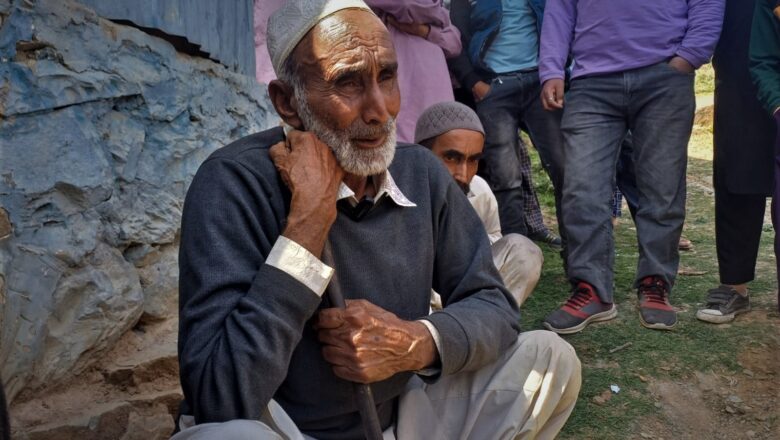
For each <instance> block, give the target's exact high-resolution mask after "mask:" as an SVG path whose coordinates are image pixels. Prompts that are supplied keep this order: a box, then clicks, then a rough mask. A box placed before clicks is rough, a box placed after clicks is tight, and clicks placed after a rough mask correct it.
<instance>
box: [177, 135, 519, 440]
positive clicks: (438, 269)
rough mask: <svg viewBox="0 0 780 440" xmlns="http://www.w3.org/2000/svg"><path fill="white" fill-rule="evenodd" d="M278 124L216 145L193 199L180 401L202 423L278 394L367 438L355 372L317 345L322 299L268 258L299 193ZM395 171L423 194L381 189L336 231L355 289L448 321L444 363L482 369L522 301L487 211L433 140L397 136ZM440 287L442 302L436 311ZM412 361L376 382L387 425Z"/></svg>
mask: <svg viewBox="0 0 780 440" xmlns="http://www.w3.org/2000/svg"><path fill="white" fill-rule="evenodd" d="M283 136H284V135H283V133H282V130H281V129H272V130H268V131H265V132H262V133H257V134H254V135H251V136H247V137H245V138H243V139H240V140H238V141H236V142H234V143H232V144H230V145H228V146H226V147H224V148H221V149H219V150H217V151H216V152H215V153H214V154H212V155H211V156H210V157H209V158H208V159H207V160H206V161H205V162H204V163H203V164H202V165H201V167H200V169H199V170H198V172H197V174H196V175H195V178H194V180H193V181H192V185H191V186H190V188H189V191H188V193H187V197H186V200H185V203H184V213H183V217H182V229H181V249H180V254H179V270H180V286H179V287H180V301H179V314H180V321H179V363H180V378H181V385H182V389H183V391H184V399H185V400H184V402H183V403H182V408H181V410H182V414H192V415H194V416H195V420H196V422H197V423H206V422H220V421H227V420H231V419H259V418H260V414H261V412H262V411H263V409H264V407H265V406H266V404H267V403H268V402H269V400H270V399H272V398H273V399H275V400H276V401H277V402H278V403H279V404H281V406H282V407H283V408H284V409H285V411H287V413H288V414H289V415H290V417H291V418H292V419H293V421H295V423H296V424H297V426H298V427H299V428H300V429H301V430H302V431H303V432H304V433H306V434H308V435H311V436H313V437H316V438H318V439H336V438H338V439H350V438H362V435H363V433H362V430H361V426H360V420H359V415H358V413H357V409H356V407H355V405H354V403H353V399H352V386H351V384H350V383H348V382H346V381H344V380H342V379H339V378H338V377H336V376H335V375H334V374H333V372H332V370H331V368H330V366H329V364H328V363H327V362H325V360H324V359H323V358H322V355H321V345H320V343H319V342H318V341H317V338H316V333H315V332H314V330H313V328H312V318H313V317H314V316H315V315H316V312H317V310H318V309H319V308H321V307H326V306H327V300H323V301H321V300H320V298H319V297H318V296H317V295H316V294H315V293H314V292H312V291H311V290H310V289H308V288H307V287H305V286H304V285H303V284H301V283H300V282H298V281H297V280H295V279H294V278H293V277H292V276H290V275H288V274H287V273H286V272H284V271H281V270H279V269H276V268H275V267H272V266H269V265H266V264H264V261H265V258H266V256H267V255H268V253H269V252H270V250H271V248H272V246H273V245H274V242H275V241H276V239H277V237H278V236H279V235H280V234H281V232H282V230H283V229H284V224H285V220H286V218H287V214H288V210H289V202H290V193H289V191H288V189H287V188H286V187H285V186H284V184H283V183H282V181H281V180H280V178H279V175H278V173H277V171H276V169H275V168H274V165H273V163H272V161H271V160H270V158H269V155H268V148H269V147H270V146H271V145H273V144H275V143H276V142H278V141H280V140H282V139H283ZM390 173H391V175H392V176H393V178H394V180H395V182H396V184H397V185H398V187H399V188H400V189H401V191H402V192H403V193H404V195H406V196H407V197H408V198H409V199H410V200H411V201H412V202H414V203H416V204H417V207H401V206H398V205H396V204H395V203H394V202H393V201H392V199H390V198H387V197H385V198H383V199H382V200H380V201H379V202H378V204H377V205H376V206H375V207H374V208H373V210H372V211H371V212H370V213H369V214H368V215H367V216H366V217H365V218H364V219H363V220H362V221H360V222H355V221H353V220H351V219H350V218H349V217H347V216H346V215H344V214H342V213H339V214H338V218H337V220H336V222H335V223H334V225H333V227H332V228H331V231H330V235H329V238H330V241H331V242H332V246H333V254H334V258H335V269H336V270H337V272H338V277H339V282H340V284H341V286H342V290H343V292H344V296H345V297H346V298H348V299H349V298H364V299H366V300H368V301H371V302H372V303H374V304H376V305H378V306H380V307H382V308H384V309H387V310H389V311H391V312H393V313H395V314H396V315H398V316H399V317H400V318H402V319H407V320H413V319H419V318H425V319H427V320H429V321H430V322H432V323H433V324H434V326H435V327H436V329H437V330H438V331H439V333H440V334H441V342H442V347H441V350H442V353H441V363H442V364H441V367H442V374H455V373H458V372H460V371H467V370H475V369H478V368H480V367H481V366H483V365H486V364H488V363H490V362H491V361H493V360H494V359H496V358H497V357H498V355H499V354H500V353H502V352H503V351H504V350H505V349H506V348H507V347H509V346H510V345H511V344H512V343H514V341H515V340H516V339H517V333H518V331H519V312H518V310H517V306H516V305H515V303H514V301H513V300H512V299H511V297H510V295H509V293H508V292H507V291H506V289H505V288H504V287H503V283H502V282H501V278H500V276H499V275H498V272H497V271H496V269H495V267H494V266H493V259H492V255H491V251H490V246H489V244H488V240H487V236H486V235H485V232H484V228H483V227H482V224H481V223H480V221H479V218H478V217H477V215H476V214H475V213H474V210H473V209H472V208H471V206H470V205H469V203H468V201H467V199H466V197H465V195H464V194H463V192H462V191H461V190H460V189H459V188H458V187H457V185H456V184H455V182H454V180H453V179H452V178H451V177H450V175H449V174H448V173H447V171H446V170H445V169H444V167H443V166H442V165H441V164H440V163H439V160H438V159H436V158H435V157H434V156H433V155H432V154H431V153H430V152H429V151H428V150H426V149H425V148H422V147H420V146H416V145H403V144H402V145H399V147H398V149H397V152H396V156H395V159H394V160H393V163H392V165H391V166H390ZM431 288H433V289H435V290H436V291H437V292H439V293H440V294H441V295H442V300H443V304H444V306H445V308H444V309H443V310H442V311H439V312H436V313H433V314H431V315H430V316H427V315H428V303H429V299H430V294H431ZM412 374H413V373H411V372H407V373H399V374H396V375H395V376H393V377H391V378H389V379H387V380H384V381H381V382H377V383H374V384H372V390H373V393H374V398H375V400H376V403H377V407H378V410H379V413H380V418H381V421H382V424H383V427H387V426H389V425H390V424H391V423H392V422H393V417H394V411H395V402H396V400H397V399H396V397H397V396H398V395H399V394H400V393H401V391H402V390H403V388H404V384H405V383H406V382H407V381H408V379H409V378H410V376H411V375H412Z"/></svg>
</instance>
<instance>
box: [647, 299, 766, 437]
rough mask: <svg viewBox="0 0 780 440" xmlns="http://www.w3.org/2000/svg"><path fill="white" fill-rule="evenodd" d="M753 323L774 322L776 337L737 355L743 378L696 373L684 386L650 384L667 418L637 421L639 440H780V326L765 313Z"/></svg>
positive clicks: (754, 315)
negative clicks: (641, 439)
mask: <svg viewBox="0 0 780 440" xmlns="http://www.w3.org/2000/svg"><path fill="white" fill-rule="evenodd" d="M750 319H751V320H752V321H753V322H755V321H764V322H769V323H770V324H771V325H772V328H774V329H775V334H774V336H773V337H771V338H769V341H770V342H769V343H758V344H756V345H755V346H753V345H751V346H749V347H746V348H745V349H744V350H742V352H740V353H739V354H738V355H737V359H738V363H739V365H740V366H741V367H742V371H741V372H738V373H736V374H733V373H721V372H718V371H711V372H707V373H701V372H698V371H697V372H695V373H694V374H692V375H691V376H690V377H689V378H688V379H687V380H684V381H669V380H664V381H660V380H651V381H650V382H649V387H648V388H649V390H650V393H651V394H652V397H653V399H654V400H655V406H656V407H657V408H659V409H660V410H661V414H662V417H657V416H656V417H650V418H648V419H646V420H641V421H637V429H636V430H637V431H638V432H639V433H640V438H646V439H657V440H660V439H666V440H670V439H697V440H698V439H713V440H716V439H718V440H719V439H723V440H727V439H728V440H731V439H753V440H759V439H767V440H769V439H780V420H778V419H780V406H779V404H780V402H779V400H780V324H779V323H778V322H777V319H771V318H769V317H768V315H767V313H766V312H764V311H756V312H753V313H751V314H750ZM718 329H719V328H717V327H713V331H718Z"/></svg>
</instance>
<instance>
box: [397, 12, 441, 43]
mask: <svg viewBox="0 0 780 440" xmlns="http://www.w3.org/2000/svg"><path fill="white" fill-rule="evenodd" d="M387 22H388V23H390V24H391V25H392V26H393V27H395V28H396V29H398V30H399V31H401V32H404V33H407V34H409V35H415V36H418V37H420V38H426V39H427V38H428V34H430V33H431V26H430V25H427V24H422V23H400V22H398V20H396V19H395V17H393V16H392V15H388V16H387Z"/></svg>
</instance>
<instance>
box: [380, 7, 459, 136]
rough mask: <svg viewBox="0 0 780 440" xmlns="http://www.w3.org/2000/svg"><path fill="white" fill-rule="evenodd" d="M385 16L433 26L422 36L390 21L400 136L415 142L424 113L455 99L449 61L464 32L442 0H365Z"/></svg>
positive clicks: (454, 53) (381, 15)
mask: <svg viewBox="0 0 780 440" xmlns="http://www.w3.org/2000/svg"><path fill="white" fill-rule="evenodd" d="M365 1H366V4H367V5H368V6H370V7H371V8H372V9H373V10H374V11H375V12H376V13H377V15H379V17H380V18H382V19H383V20H384V19H385V18H386V17H387V16H388V15H391V16H393V17H395V19H396V20H398V21H399V22H400V23H423V24H428V25H430V27H431V31H430V33H429V34H428V38H427V39H425V38H421V37H417V36H414V35H409V34H406V33H404V32H401V31H399V30H398V29H396V28H395V27H393V26H390V25H389V24H388V25H387V27H388V29H389V30H390V36H391V38H392V39H393V45H394V46H395V52H396V56H397V57H398V86H399V87H400V89H401V111H400V112H399V113H398V119H397V126H398V140H399V141H401V142H414V128H415V126H416V125H417V119H418V118H419V117H420V114H421V113H422V112H423V111H424V110H425V109H426V108H428V107H430V106H431V105H433V104H436V103H437V102H444V101H453V100H454V97H453V94H452V83H451V82H450V73H449V70H447V61H446V59H445V58H450V57H454V56H457V55H458V54H460V49H461V44H460V32H459V31H458V29H457V28H456V27H455V26H453V25H452V23H451V22H450V15H449V12H448V11H447V10H446V9H444V7H443V6H442V4H441V0H365Z"/></svg>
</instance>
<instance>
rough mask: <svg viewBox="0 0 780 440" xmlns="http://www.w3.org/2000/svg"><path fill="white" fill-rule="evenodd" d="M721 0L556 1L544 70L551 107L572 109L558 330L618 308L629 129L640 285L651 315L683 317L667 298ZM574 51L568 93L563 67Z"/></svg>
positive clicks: (650, 324)
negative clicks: (701, 74)
mask: <svg viewBox="0 0 780 440" xmlns="http://www.w3.org/2000/svg"><path fill="white" fill-rule="evenodd" d="M723 8H724V0H688V1H685V0H657V1H652V2H626V1H622V0H559V1H555V2H550V3H549V4H548V5H547V9H546V11H545V17H544V29H543V31H542V40H541V58H540V62H539V66H540V77H541V80H542V82H543V83H544V86H543V89H542V99H543V100H544V105H545V107H546V108H547V109H549V110H551V111H560V110H561V109H564V114H563V120H562V122H561V129H562V131H563V136H564V139H565V155H564V156H565V165H564V173H565V175H566V179H565V180H564V187H563V201H562V208H563V218H564V224H565V225H566V233H567V240H568V245H567V247H568V263H569V264H568V276H569V278H570V280H571V282H572V284H573V285H574V288H573V292H572V293H571V297H570V298H569V299H568V300H567V301H566V303H565V304H564V305H563V306H562V307H561V308H560V309H558V310H556V311H554V312H553V313H551V314H550V315H548V316H547V318H545V321H544V325H545V326H546V327H547V328H549V329H551V330H553V331H555V332H558V333H575V332H578V331H581V330H582V329H583V328H585V326H587V325H588V323H590V322H593V321H603V320H608V319H612V318H614V317H615V316H616V315H617V309H616V308H615V305H614V304H613V272H612V271H613V265H614V237H613V235H612V224H611V222H610V200H611V197H612V190H613V188H614V182H615V163H616V162H617V160H618V155H619V153H620V145H621V142H622V141H623V138H624V137H625V135H626V132H627V131H628V130H630V131H631V135H632V142H633V148H634V153H633V158H634V160H633V162H634V166H635V168H636V184H637V189H638V192H639V194H638V195H639V197H638V210H637V212H636V216H635V222H636V229H637V239H638V242H639V262H638V267H637V272H636V277H635V284H634V285H635V287H636V288H637V296H638V302H639V317H640V321H641V323H642V325H643V326H645V327H647V328H652V329H659V330H668V329H671V328H673V327H674V326H675V324H676V323H677V314H676V312H675V310H674V309H673V308H672V306H671V304H670V303H669V293H670V291H671V289H672V286H673V285H674V280H675V276H676V274H677V267H678V265H679V253H678V249H677V245H678V242H679V239H680V233H681V231H682V226H683V221H684V220H685V170H686V165H687V159H688V158H687V146H688V140H689V138H690V134H691V128H692V126H693V115H694V110H695V107H696V102H695V96H694V91H693V83H694V76H695V70H696V68H698V67H699V66H701V65H702V64H703V63H705V62H707V61H708V60H709V59H710V56H712V52H713V50H714V49H715V44H716V43H717V41H718V35H719V34H720V28H721V24H722V21H723ZM569 55H571V56H572V57H573V59H574V64H573V68H572V75H571V76H572V80H571V87H570V89H569V91H568V92H567V93H566V96H565V101H564V68H565V65H566V61H567V59H568V57H569Z"/></svg>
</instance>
